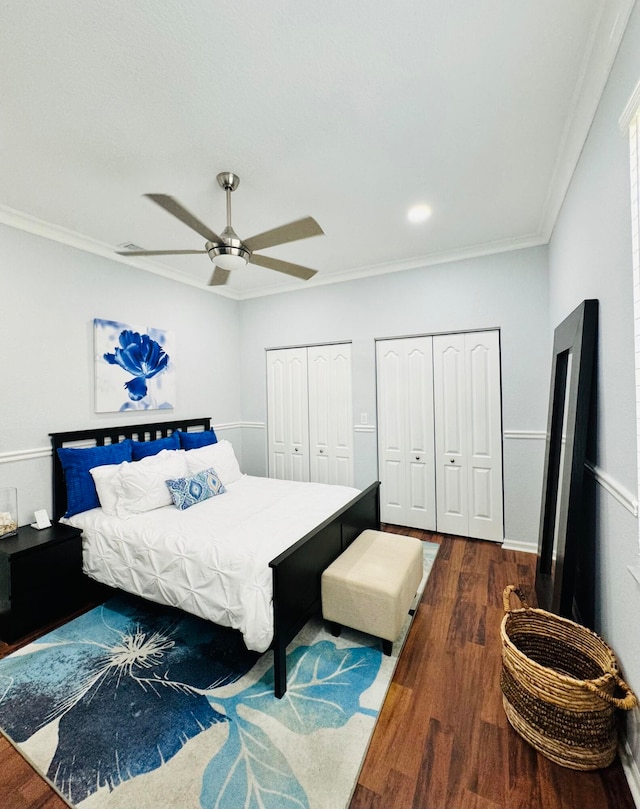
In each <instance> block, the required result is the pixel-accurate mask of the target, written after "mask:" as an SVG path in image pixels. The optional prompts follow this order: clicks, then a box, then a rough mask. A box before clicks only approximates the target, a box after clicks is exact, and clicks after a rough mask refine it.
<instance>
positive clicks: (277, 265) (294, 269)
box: [245, 242, 318, 281]
mask: <svg viewBox="0 0 640 809" xmlns="http://www.w3.org/2000/svg"><path fill="white" fill-rule="evenodd" d="M245 244H246V242H245ZM249 263H250V264H257V265H258V266H259V267H266V268H267V269H268V270H277V271H278V272H284V273H286V274H287V275H293V276H295V277H296V278H302V279H303V280H304V281H308V280H309V278H313V276H314V275H315V274H316V273H317V272H318V271H317V270H311V269H309V267H303V266H302V265H301V264H292V263H291V262H290V261H283V260H282V259H281V258H271V256H257V255H256V254H255V253H252V255H251V258H250V259H249Z"/></svg>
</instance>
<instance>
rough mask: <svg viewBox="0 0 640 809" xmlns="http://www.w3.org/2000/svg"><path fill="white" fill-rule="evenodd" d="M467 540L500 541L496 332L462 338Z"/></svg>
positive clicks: (501, 531)
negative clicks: (466, 399)
mask: <svg viewBox="0 0 640 809" xmlns="http://www.w3.org/2000/svg"><path fill="white" fill-rule="evenodd" d="M465 364H466V376H467V386H468V388H469V395H468V408H467V434H468V454H469V477H468V486H469V536H472V537H477V538H478V539H491V540H495V541H498V542H500V541H502V539H503V538H504V526H503V509H502V408H501V405H500V343H499V336H498V332H497V331H487V332H475V333H470V334H467V335H465Z"/></svg>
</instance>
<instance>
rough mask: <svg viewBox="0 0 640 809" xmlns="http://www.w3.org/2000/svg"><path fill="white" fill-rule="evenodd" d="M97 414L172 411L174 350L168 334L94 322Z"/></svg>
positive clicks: (152, 329)
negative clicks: (126, 411) (128, 411)
mask: <svg viewBox="0 0 640 809" xmlns="http://www.w3.org/2000/svg"><path fill="white" fill-rule="evenodd" d="M93 325H94V343H95V377H96V406H95V409H96V413H113V412H122V411H125V410H167V409H172V408H173V406H174V400H175V347H174V345H173V342H174V341H173V336H172V334H171V332H168V331H165V330H163V329H154V328H149V327H146V326H142V327H139V326H130V325H127V324H126V323H119V322H117V321H115V320H103V319H101V318H96V319H95V320H94V321H93Z"/></svg>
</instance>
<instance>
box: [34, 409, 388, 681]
mask: <svg viewBox="0 0 640 809" xmlns="http://www.w3.org/2000/svg"><path fill="white" fill-rule="evenodd" d="M210 431H211V423H210V419H208V418H202V419H186V420H181V421H167V422H156V423H152V424H137V425H133V424H132V425H119V426H117V427H111V428H103V427H100V428H93V429H86V430H77V431H72V432H62V433H51V434H50V437H51V442H52V446H53V502H54V517H55V519H56V520H60V519H62V520H63V521H65V522H68V523H70V524H72V525H76V526H77V527H79V528H81V529H82V531H83V565H84V569H85V572H86V573H87V574H88V575H89V576H91V577H92V578H94V579H96V580H97V581H99V582H101V583H103V584H108V585H110V586H116V587H118V588H120V589H123V590H126V591H128V592H133V593H135V594H137V595H142V596H143V597H147V598H151V600H154V601H158V602H159V603H167V604H170V605H171V606H179V607H180V608H181V609H183V610H185V611H187V612H192V613H193V614H196V615H200V617H204V618H206V619H207V620H213V621H214V622H216V623H222V624H223V625H226V626H232V627H234V628H237V629H239V630H240V631H242V633H243V635H244V637H245V642H246V643H247V646H248V647H249V648H255V649H256V650H258V651H263V650H264V649H266V648H270V649H272V650H273V653H274V692H275V695H276V696H277V697H282V696H283V694H284V693H285V691H286V685H287V679H286V678H287V674H286V648H287V644H288V643H290V642H291V641H292V640H293V638H294V637H295V636H296V634H297V633H298V632H299V631H300V629H301V628H302V627H303V626H304V624H305V623H306V622H307V621H308V620H309V618H311V617H312V616H313V615H314V614H316V613H317V612H318V611H319V610H320V577H321V574H322V571H323V570H324V569H325V568H326V567H327V566H328V565H329V564H331V562H332V561H333V560H334V559H335V558H336V557H337V556H338V555H339V554H340V553H341V552H342V551H343V550H344V549H345V548H346V547H347V546H348V545H350V544H351V542H352V541H353V540H354V539H355V538H356V537H357V536H358V534H360V532H361V531H363V530H364V529H366V528H376V529H377V528H379V525H380V501H379V483H378V482H375V483H372V484H371V485H370V486H368V487H367V488H366V489H364V490H363V491H358V490H356V489H349V488H346V487H339V486H326V485H323V484H304V483H294V482H292V481H278V480H273V479H269V478H256V477H252V476H248V475H240V476H239V477H238V475H235V474H234V476H233V479H232V478H231V477H229V478H228V482H227V485H226V493H225V496H224V497H212V498H211V499H209V500H207V501H206V502H199V503H198V504H197V505H196V506H195V507H194V508H186V509H184V510H181V509H180V508H175V506H174V505H168V506H162V507H161V508H158V509H156V510H151V511H149V513H148V514H145V515H141V516H140V518H139V517H138V515H137V514H136V515H134V516H132V515H126V516H127V519H126V520H121V519H118V515H115V513H113V512H109V513H105V509H104V508H102V507H94V508H88V509H86V510H85V511H81V512H79V513H77V514H72V515H70V516H67V517H65V516H64V515H65V514H66V513H67V511H68V508H67V506H68V492H67V482H66V480H65V470H64V468H63V462H61V458H60V455H59V453H58V450H61V451H62V453H63V458H64V453H65V452H66V451H67V450H68V449H69V448H74V449H75V448H90V447H96V448H103V447H104V448H112V449H105V451H106V452H111V451H112V450H113V452H114V453H117V452H119V451H120V450H121V449H122V448H123V447H122V446H116V445H124V444H126V443H127V442H130V441H131V440H133V441H134V442H144V444H145V445H146V447H148V448H150V447H151V446H152V444H151V443H150V442H156V444H155V446H161V445H162V446H164V445H165V444H166V445H167V448H168V446H169V444H170V442H171V441H173V440H174V439H176V440H177V436H178V435H180V436H181V439H182V440H183V439H185V437H186V438H187V439H189V443H188V446H191V444H192V443H193V446H194V447H199V445H200V444H199V442H200V439H201V438H202V437H204V436H205V435H208V434H209V432H210ZM213 435H215V433H214V434H213ZM225 444H228V442H225V441H224V440H222V441H220V442H218V443H217V445H216V446H215V447H214V448H211V452H218V453H221V452H222V451H223V450H225V447H224V445H225ZM134 446H135V447H136V448H137V449H138V452H141V451H142V450H144V449H145V447H143V446H142V444H141V443H135V444H134ZM171 446H173V444H171ZM99 451H101V450H99ZM207 452H208V450H206V449H197V450H196V451H195V452H191V453H187V455H188V456H189V457H191V456H193V457H194V458H196V456H198V457H199V456H200V455H202V457H203V458H204V457H211V455H210V454H209V455H208V454H207ZM76 454H78V453H76ZM162 454H163V456H166V457H167V458H168V457H169V455H171V456H175V455H176V453H171V452H167V451H166V450H165V451H164V452H163V453H162ZM182 454H184V453H182ZM158 455H160V452H158ZM145 457H146V455H145V453H144V452H142V457H141V459H142V460H144V459H145ZM216 457H222V456H220V455H217V456H216ZM234 457H235V456H234ZM145 463H147V461H145ZM153 463H156V462H155V461H153ZM158 463H160V461H158ZM116 464H117V460H114V463H113V464H111V466H110V467H105V468H104V469H103V470H101V471H104V472H105V473H106V471H107V468H112V469H113V468H116ZM143 465H144V464H138V465H135V467H134V466H133V465H127V466H128V467H130V468H131V469H134V468H140V469H141V468H142V466H143ZM93 472H94V473H95V469H94V470H93ZM238 473H239V469H238ZM225 474H227V472H226V470H225ZM67 475H68V477H69V478H70V476H69V470H68V468H67ZM314 487H319V488H314ZM321 495H322V498H323V499H322V500H321V499H320V496H321ZM72 496H73V495H72V493H71V492H70V493H69V500H70V499H71V497H72ZM174 502H177V501H175V500H174ZM234 504H235V505H234ZM96 505H97V506H100V503H97V501H96ZM105 508H106V506H105ZM238 508H239V509H240V512H241V513H242V519H241V520H239V521H237V522H234V520H235V519H236V518H235V517H234V509H236V513H237V509H238ZM284 514H286V515H287V516H286V518H285V520H284V521H280V522H278V520H280V518H281V517H282V516H283V515H284ZM142 517H144V519H143V518H142ZM276 518H277V519H276ZM212 525H215V526H216V530H215V532H213V529H211V530H210V526H212ZM192 529H193V531H194V532H195V533H194V534H193V536H196V535H198V536H202V532H203V531H204V532H205V534H207V532H209V533H208V534H207V540H206V542H204V543H202V542H201V541H200V540H198V542H196V543H195V545H194V546H192V547H191V548H190V546H188V545H185V542H189V541H190V539H189V537H190V536H191V532H192ZM136 532H138V533H136ZM198 532H200V533H199V534H198ZM258 532H259V534H260V537H259V538H260V541H259V543H258V544H257V548H255V549H249V545H248V544H246V543H248V541H249V538H250V535H251V534H256V533H258ZM229 537H230V538H231V539H229ZM225 538H226V541H225ZM202 545H204V547H201V546H202ZM196 546H197V549H196V550H194V547H196ZM115 547H117V548H118V549H119V551H118V552H122V553H123V554H124V556H125V557H126V558H128V559H129V560H131V559H132V558H133V557H135V564H134V565H133V566H131V565H121V564H120V562H119V559H120V558H121V557H116V556H113V554H114V553H115V552H116V551H115V550H114V548H115ZM232 549H233V555H232V554H231V550H232ZM245 551H246V552H245ZM171 554H175V562H173V561H172V556H171ZM198 554H204V555H203V556H199V555H198ZM271 554H273V555H271ZM138 557H140V558H142V557H144V559H143V561H142V562H140V564H138V561H139V560H138ZM147 557H148V559H149V562H150V568H145V567H144V564H145V560H146V559H147ZM248 557H251V559H250V560H249V561H250V562H251V564H252V565H254V567H251V566H250V565H249V561H248ZM171 566H173V567H175V568H178V567H181V568H184V569H185V571H186V579H185V582H186V583H184V584H183V585H179V586H178V585H177V586H176V587H173V585H172V586H171V587H167V585H166V582H165V581H164V580H163V577H162V576H160V577H158V575H157V573H158V568H159V567H162V569H163V570H164V569H167V568H168V567H171ZM209 569H210V570H211V571H212V573H211V575H212V579H215V581H216V584H215V585H214V584H212V586H211V587H209V586H208V582H207V581H203V580H202V576H203V575H204V574H205V573H206V571H207V570H209ZM231 570H233V571H234V574H237V575H235V579H234V580H233V581H232V580H231V579H230V578H229V577H228V576H227V571H231ZM219 572H220V575H221V577H222V578H219V577H218V573H219ZM127 576H128V578H127ZM243 582H244V586H243V585H242V583H243ZM180 587H182V588H183V589H180ZM234 588H235V589H234ZM192 591H197V593H198V598H195V597H192V596H193V592H192ZM222 591H224V593H225V597H224V600H223V601H224V603H222V602H221V601H220V600H219V599H218V596H217V594H216V593H217V592H222ZM265 593H266V595H265ZM200 602H204V606H202V604H201V603H200ZM240 604H241V605H242V606H240V608H236V605H240ZM265 622H266V623H265Z"/></svg>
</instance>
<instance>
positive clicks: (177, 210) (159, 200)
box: [145, 194, 222, 242]
mask: <svg viewBox="0 0 640 809" xmlns="http://www.w3.org/2000/svg"><path fill="white" fill-rule="evenodd" d="M145 197H149V199H150V200H152V201H153V202H155V203H156V205H159V206H160V207H161V208H164V209H165V211H167V212H168V213H170V214H172V215H173V216H175V217H176V219H179V220H180V221H181V222H184V224H185V225H187V227H190V228H191V230H195V232H196V233H199V234H200V235H201V236H204V238H205V239H207V240H208V241H210V242H220V241H222V239H221V238H220V236H218V234H217V233H214V231H213V230H211V228H208V227H207V226H206V225H204V224H203V223H202V222H201V221H200V220H199V219H196V217H195V216H194V215H193V214H192V213H190V212H189V211H188V210H187V209H186V208H183V207H182V205H180V203H179V202H178V200H177V199H174V198H173V197H170V196H168V195H167V194H145Z"/></svg>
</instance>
